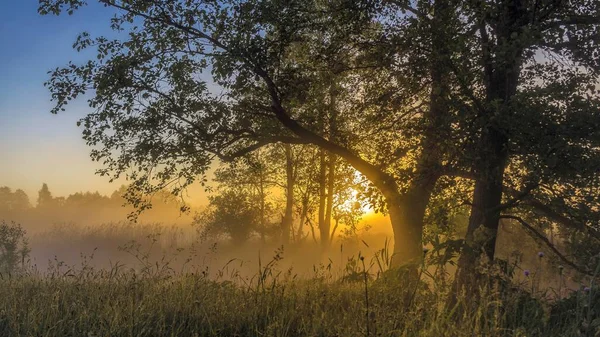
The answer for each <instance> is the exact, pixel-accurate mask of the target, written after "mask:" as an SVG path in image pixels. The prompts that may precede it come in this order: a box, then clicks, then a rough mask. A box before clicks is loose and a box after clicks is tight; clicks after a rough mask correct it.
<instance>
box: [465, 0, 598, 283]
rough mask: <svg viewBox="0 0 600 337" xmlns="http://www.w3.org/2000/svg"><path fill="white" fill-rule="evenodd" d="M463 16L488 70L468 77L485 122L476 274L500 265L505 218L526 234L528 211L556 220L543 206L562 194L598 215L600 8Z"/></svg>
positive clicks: (476, 210)
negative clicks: (494, 262)
mask: <svg viewBox="0 0 600 337" xmlns="http://www.w3.org/2000/svg"><path fill="white" fill-rule="evenodd" d="M462 10H463V12H464V15H465V16H467V17H470V18H471V22H476V24H474V25H473V30H474V31H475V32H477V34H475V35H474V36H473V38H472V40H471V41H468V42H467V43H468V44H470V45H471V46H472V47H471V48H472V50H473V53H472V54H471V55H477V56H476V58H477V63H478V64H479V65H480V66H478V67H477V68H474V69H477V71H471V74H470V75H469V74H462V76H464V77H466V78H469V81H470V83H473V84H472V85H469V86H468V87H466V89H467V90H468V92H469V93H470V94H471V95H473V97H476V99H477V108H476V111H477V116H478V119H479V122H478V124H477V127H476V128H475V129H474V130H473V131H474V137H473V144H474V147H473V153H474V154H475V158H474V159H473V161H474V166H473V173H474V176H473V177H474V179H475V187H474V191H473V198H472V210H471V217H470V220H469V229H468V232H467V237H466V241H467V244H468V247H469V249H467V250H466V251H465V254H463V255H462V257H461V259H462V261H461V265H462V267H463V268H462V269H465V270H471V269H470V267H471V266H473V265H474V259H475V258H476V257H477V256H478V255H479V252H482V251H483V252H484V253H485V255H486V256H487V257H488V258H489V259H494V255H495V246H496V237H497V232H498V225H499V221H500V219H501V218H509V219H517V220H518V221H519V222H520V223H522V224H523V225H527V223H526V222H525V221H523V219H522V218H520V217H518V216H517V215H515V214H514V213H517V214H518V212H520V211H521V212H522V211H523V208H525V209H529V210H530V211H531V210H532V208H533V209H536V210H537V212H541V213H545V216H546V217H548V216H550V217H552V214H551V213H552V212H551V211H552V208H551V207H548V205H547V204H545V203H544V202H539V200H540V199H546V198H548V197H550V198H552V197H551V195H552V194H553V193H555V192H558V191H563V192H564V196H565V197H566V200H568V201H567V203H569V202H570V201H574V199H577V198H578V197H577V196H578V195H579V196H581V197H583V199H586V201H587V204H588V205H589V206H591V208H590V209H594V208H596V206H595V205H598V200H597V199H596V198H595V197H593V195H594V194H593V192H592V191H594V190H595V189H597V186H598V184H599V181H598V177H597V174H594V173H592V172H593V171H596V172H597V170H598V168H599V167H600V166H599V165H598V164H599V163H598V150H597V149H598V145H600V143H599V141H600V139H599V138H598V136H597V134H596V132H594V131H592V129H597V127H598V126H599V125H600V118H599V117H598V114H597V113H596V112H597V110H598V108H599V107H600V106H599V105H598V104H599V102H600V101H599V98H600V97H598V95H597V91H596V90H595V88H594V85H593V83H596V82H597V80H598V71H599V70H600V68H599V67H598V63H597V58H596V56H594V55H596V54H597V47H596V45H595V42H594V41H595V39H596V38H595V37H594V36H595V34H597V30H598V27H599V26H600V12H599V10H600V8H598V4H597V2H594V1H574V2H568V3H566V2H557V3H554V2H547V3H543V4H542V3H537V2H535V3H530V2H527V1H515V2H509V1H501V2H496V3H493V2H483V1H482V2H479V3H475V4H469V5H466V4H465V5H464V6H463V7H462ZM541 53H544V54H545V55H546V58H544V59H543V60H540V59H539V55H540V54H541ZM584 120H585V122H584ZM583 123H585V124H586V125H585V126H584V125H583ZM559 158H560V159H559ZM590 192H592V193H590ZM569 199H570V200H569ZM536 201H537V202H536ZM565 206H567V207H566V208H571V207H569V206H568V205H565ZM589 206H588V207H589ZM521 207H523V208H521ZM519 209H521V210H519ZM563 209H564V208H563ZM548 210H550V212H549V211H548ZM511 212H512V213H513V214H510V213H511ZM559 213H560V211H559ZM588 214H589V212H588ZM557 220H559V219H556V218H555V219H554V221H557ZM559 222H560V221H559ZM528 228H530V229H532V230H533V231H534V232H535V229H534V228H533V227H531V226H528ZM583 228H584V227H582V229H583ZM476 232H478V235H476ZM538 234H539V233H538ZM534 235H535V234H534ZM476 237H479V238H480V239H476ZM542 237H543V236H542ZM464 274H470V272H466V273H464Z"/></svg>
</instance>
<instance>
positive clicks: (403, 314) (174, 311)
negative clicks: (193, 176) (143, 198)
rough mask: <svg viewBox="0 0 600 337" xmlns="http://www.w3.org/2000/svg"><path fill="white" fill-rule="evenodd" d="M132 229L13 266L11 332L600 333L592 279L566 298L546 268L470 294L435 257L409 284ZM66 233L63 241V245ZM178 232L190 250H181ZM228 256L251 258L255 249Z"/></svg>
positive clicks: (81, 234) (276, 253)
mask: <svg viewBox="0 0 600 337" xmlns="http://www.w3.org/2000/svg"><path fill="white" fill-rule="evenodd" d="M133 229H134V227H128V226H120V227H119V226H115V225H113V226H109V225H107V226H106V227H105V228H104V230H102V228H100V229H96V230H94V231H91V230H89V229H88V230H81V231H75V230H70V231H69V233H71V234H72V236H71V237H68V238H65V237H63V240H66V239H69V240H70V242H71V247H70V248H71V249H76V247H77V244H78V242H79V244H81V245H82V246H84V243H86V242H87V245H88V248H89V249H90V250H91V251H92V252H94V253H93V254H99V255H98V256H93V255H92V254H90V255H87V256H86V255H82V256H80V257H79V258H78V259H76V258H74V257H71V259H72V261H73V263H66V262H64V261H61V260H60V259H59V257H57V258H56V259H54V260H53V261H49V262H48V263H47V264H46V265H45V266H44V267H45V268H44V269H43V271H40V269H41V268H40V267H39V266H35V265H32V264H31V263H30V264H29V265H28V266H26V268H25V270H24V271H21V273H20V274H19V275H6V274H4V275H2V279H1V280H0V298H1V299H2V300H0V335H2V336H598V334H599V333H600V330H599V325H600V324H599V323H600V319H598V313H599V312H600V301H599V300H598V299H599V298H600V297H599V295H598V293H597V289H596V288H594V287H593V285H592V287H591V288H586V289H582V290H579V291H577V290H575V291H572V292H570V293H569V294H568V295H566V296H563V298H562V299H556V296H553V293H554V292H555V291H556V289H549V288H546V289H542V288H541V287H539V280H536V278H535V275H531V277H530V278H527V279H525V280H523V281H522V283H521V284H519V283H515V282H514V280H509V279H507V278H506V277H502V276H495V277H493V278H492V279H493V281H492V282H491V283H492V286H491V287H489V288H487V287H486V288H481V289H479V290H477V289H470V293H469V294H459V295H458V296H456V298H455V301H451V300H449V299H450V298H452V297H451V296H450V290H451V288H452V283H451V279H450V278H448V277H445V275H446V274H445V273H444V270H443V269H442V270H440V268H437V267H435V266H429V267H428V268H424V269H423V270H422V271H421V274H420V279H421V281H420V282H419V283H406V282H404V281H403V279H402V278H401V277H400V276H397V275H396V274H395V273H393V272H382V270H380V266H379V264H378V262H377V258H376V257H375V256H374V255H373V256H369V255H365V256H366V257H365V256H364V255H354V256H345V257H344V260H343V262H344V263H345V265H343V266H342V265H340V264H338V263H334V262H333V261H332V260H329V262H328V263H321V264H315V265H313V267H312V268H311V270H309V269H306V270H304V271H303V272H301V273H300V272H297V271H296V270H295V269H293V268H291V267H290V266H289V263H290V261H287V259H288V258H286V254H287V255H291V253H290V252H288V251H283V250H281V249H277V248H276V247H275V248H273V250H271V251H270V252H269V253H264V254H262V257H261V258H260V259H252V260H249V259H247V260H241V259H229V258H225V256H227V254H225V253H223V252H221V253H218V252H216V250H219V249H220V250H226V249H228V248H227V247H221V248H216V247H214V246H213V247H203V248H200V247H196V248H194V246H193V245H190V244H187V245H186V244H185V243H182V241H181V239H177V235H175V234H174V232H173V231H174V229H173V228H171V229H169V228H167V229H164V228H163V232H162V234H155V235H150V234H148V235H147V237H146V238H145V239H139V238H138V239H139V242H136V241H127V236H126V235H125V233H126V232H127V231H132V230H133ZM157 229H160V227H157V226H148V227H142V228H138V229H137V232H136V233H133V232H132V233H130V236H131V237H136V236H138V237H139V236H140V235H141V234H145V233H144V231H147V232H150V231H151V230H157ZM53 232H54V234H55V235H56V237H55V240H59V239H58V238H59V237H60V236H61V235H59V233H60V231H59V229H57V228H55V229H53ZM175 232H176V231H175ZM77 233H78V234H77ZM86 233H87V234H86ZM92 233H95V234H94V235H95V236H94V240H96V241H94V244H96V245H98V244H99V243H101V242H105V244H106V246H107V247H108V246H110V244H109V243H110V242H112V243H113V244H118V242H115V241H116V239H115V238H116V237H119V236H120V237H122V241H123V242H124V243H123V244H122V245H121V246H120V248H119V249H118V250H116V251H115V252H113V253H112V254H113V255H114V254H117V253H116V252H120V254H121V255H120V256H116V255H114V256H112V258H107V256H104V257H102V254H101V253H102V251H103V248H99V249H94V248H91V247H93V244H92V239H91V236H92ZM168 233H171V234H170V236H169V235H167V234H168ZM180 234H181V235H182V236H184V235H183V234H182V233H180ZM111 235H113V237H112V239H111ZM166 237H169V239H165V238H166ZM42 238H46V240H45V241H46V243H47V245H49V244H50V243H52V242H53V239H52V235H50V234H49V233H45V234H44V233H40V234H39V235H38V236H36V235H34V236H32V240H31V241H32V243H31V245H32V248H33V251H32V255H33V256H35V254H36V248H35V247H36V242H37V245H38V246H41V242H42V241H44V240H42ZM78 238H79V239H78ZM102 238H104V239H102ZM67 242H69V241H62V245H63V246H65V245H66V243H67ZM174 242H179V244H180V245H182V246H184V245H186V248H181V247H180V248H174V245H175V243H174ZM57 246H59V245H58V244H57ZM67 246H68V245H67ZM74 247H75V248H74ZM169 247H170V248H169ZM48 249H50V247H48V246H46V247H44V248H43V249H42V250H43V251H39V252H38V253H39V254H42V253H44V254H46V253H47V251H48ZM203 249H204V250H203ZM305 249H306V248H305ZM263 251H264V250H263ZM380 252H381V251H380ZM229 254H242V256H243V254H246V256H247V255H248V252H246V253H243V252H240V251H238V252H233V251H230V252H229ZM349 254H350V253H349ZM127 256H128V257H129V260H128V261H127V263H123V262H116V260H115V259H119V260H127V258H126V257H127ZM217 256H218V257H219V258H218V259H216V257H217ZM304 256H305V257H306V256H308V255H306V254H305V255H304ZM378 256H379V258H380V259H381V258H382V256H381V255H378ZM227 259H229V260H227ZM289 259H291V260H294V259H296V260H297V259H298V257H293V256H290V257H289ZM76 260H78V263H77V264H75V263H74V261H76ZM102 261H104V262H102ZM340 263H342V261H340ZM365 271H367V273H365ZM540 275H541V274H540ZM563 293H564V292H563ZM565 294H566V293H565Z"/></svg>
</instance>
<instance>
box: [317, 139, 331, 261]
mask: <svg viewBox="0 0 600 337" xmlns="http://www.w3.org/2000/svg"><path fill="white" fill-rule="evenodd" d="M326 206H327V163H326V160H325V151H323V150H320V151H319V222H318V227H319V233H320V235H321V236H320V240H321V248H322V249H323V250H326V249H327V245H328V244H327V242H328V241H329V240H328V239H327V238H328V236H329V229H328V228H325V209H326ZM323 233H327V235H325V236H323Z"/></svg>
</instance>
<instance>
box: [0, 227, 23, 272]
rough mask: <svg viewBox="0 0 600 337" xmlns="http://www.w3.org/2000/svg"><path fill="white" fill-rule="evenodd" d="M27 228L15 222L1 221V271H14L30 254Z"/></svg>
mask: <svg viewBox="0 0 600 337" xmlns="http://www.w3.org/2000/svg"><path fill="white" fill-rule="evenodd" d="M25 234H26V232H25V230H24V229H23V228H22V227H21V225H19V224H16V223H14V222H11V223H6V222H5V221H4V220H3V221H2V222H0V273H14V272H16V271H18V270H19V262H20V263H21V267H22V266H23V264H24V262H25V259H26V258H27V257H28V256H29V252H30V250H29V246H28V244H27V238H26V237H25Z"/></svg>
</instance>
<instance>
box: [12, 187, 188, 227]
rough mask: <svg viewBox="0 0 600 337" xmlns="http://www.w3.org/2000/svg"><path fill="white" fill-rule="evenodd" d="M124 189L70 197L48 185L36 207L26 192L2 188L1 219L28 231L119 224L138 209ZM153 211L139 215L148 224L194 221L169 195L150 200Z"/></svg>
mask: <svg viewBox="0 0 600 337" xmlns="http://www.w3.org/2000/svg"><path fill="white" fill-rule="evenodd" d="M126 189H127V187H126V186H121V187H120V188H119V189H117V190H116V191H114V192H113V193H112V194H111V195H110V196H105V195H102V194H100V193H98V192H77V193H73V194H70V195H68V196H67V197H58V196H57V197H55V196H53V194H52V192H51V191H50V188H49V187H48V185H47V184H45V183H44V184H43V185H42V187H41V189H40V190H39V192H38V196H37V200H36V201H35V204H34V203H32V201H31V198H30V197H29V196H28V195H27V193H25V192H24V191H23V190H22V189H16V190H14V191H13V190H12V189H11V188H9V187H6V186H3V187H0V219H3V220H6V221H15V222H19V223H21V224H22V225H23V226H24V227H26V228H28V229H30V230H31V229H38V228H43V227H44V226H45V225H51V224H54V223H77V224H84V225H91V224H101V223H106V222H117V221H124V220H127V219H128V216H130V215H132V214H134V211H135V209H134V207H132V206H130V205H127V203H126V200H125V199H124V197H123V195H124V193H125V191H126ZM150 199H151V202H152V208H151V209H150V210H147V211H146V212H144V213H143V214H141V215H139V217H138V219H137V220H139V221H144V222H168V223H181V222H187V223H189V222H191V219H192V218H191V216H190V215H189V214H191V213H182V211H181V210H182V206H185V205H184V203H183V202H182V201H180V200H177V199H176V198H175V197H173V195H172V194H170V193H168V192H159V193H156V194H154V195H153V196H151V197H150Z"/></svg>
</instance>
